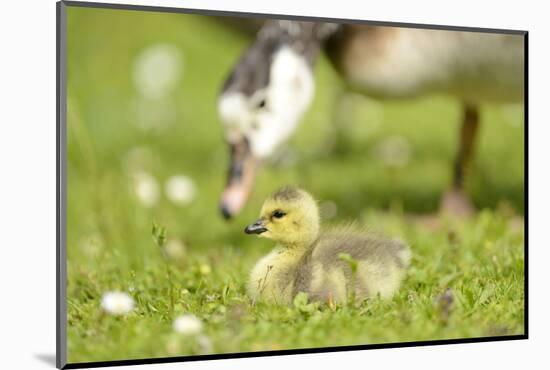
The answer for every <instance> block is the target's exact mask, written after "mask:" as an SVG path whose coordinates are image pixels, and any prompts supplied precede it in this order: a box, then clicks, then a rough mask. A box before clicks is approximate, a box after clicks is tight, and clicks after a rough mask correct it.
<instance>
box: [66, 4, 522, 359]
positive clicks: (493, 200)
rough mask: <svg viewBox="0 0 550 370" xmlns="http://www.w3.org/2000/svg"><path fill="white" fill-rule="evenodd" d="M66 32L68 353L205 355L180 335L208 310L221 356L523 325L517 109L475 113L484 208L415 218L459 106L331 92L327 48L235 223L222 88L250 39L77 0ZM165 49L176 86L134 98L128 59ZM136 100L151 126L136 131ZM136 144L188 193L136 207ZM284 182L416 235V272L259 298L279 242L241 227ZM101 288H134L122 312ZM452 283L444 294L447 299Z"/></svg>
mask: <svg viewBox="0 0 550 370" xmlns="http://www.w3.org/2000/svg"><path fill="white" fill-rule="evenodd" d="M68 27H69V38H68V43H69V44H68V101H69V106H68V109H69V111H68V164H67V169H68V184H69V185H68V205H67V212H68V214H67V220H68V221H67V245H68V287H67V290H68V324H69V325H68V359H69V362H87V361H105V360H117V359H126V358H146V357H157V356H159V357H162V356H176V355H187V354H196V353H201V351H202V350H201V346H200V345H198V343H196V341H195V340H194V339H193V338H185V337H180V336H178V335H176V334H175V333H174V331H173V330H172V322H173V320H174V318H175V317H176V316H177V315H179V314H181V313H192V314H194V315H196V316H197V317H199V318H200V319H201V320H202V321H203V324H204V334H205V335H207V336H208V337H209V338H210V340H211V342H212V349H211V350H212V351H213V352H214V353H222V352H243V351H258V350H266V349H288V348H306V347H326V346H338V345H350V344H366V343H385V342H400V341H417V340H430V339H445V338H463V337H480V336H491V335H509V334H510V335H511V334H522V333H523V332H524V327H523V320H524V317H523V312H524V311H523V308H524V291H523V282H524V275H523V264H524V259H523V248H524V230H523V220H522V215H523V211H524V197H523V191H524V183H523V176H524V168H523V161H524V156H523V152H524V147H523V132H524V130H523V127H524V126H523V125H524V123H523V119H522V108H518V107H499V106H485V107H483V111H482V126H481V127H482V128H481V133H480V137H479V139H480V140H479V141H478V148H477V149H478V150H477V152H478V155H477V157H476V158H477V159H476V162H475V165H474V168H473V170H472V173H471V176H470V181H469V183H468V191H469V193H470V194H471V195H472V197H473V199H474V201H475V203H476V206H477V207H478V208H479V209H480V210H481V211H480V213H479V214H478V215H477V216H476V217H475V218H473V219H471V220H469V221H467V222H453V221H451V220H443V221H442V226H441V227H440V228H438V229H436V230H434V229H433V228H429V227H426V226H422V224H420V223H418V222H415V221H414V220H413V219H412V218H410V217H408V215H410V214H416V213H426V212H433V211H434V210H435V209H436V207H437V204H438V200H439V197H440V195H441V193H442V192H443V191H444V190H445V188H446V187H447V186H448V184H449V183H450V178H451V164H452V160H453V153H454V151H455V147H456V141H457V137H456V133H457V130H458V123H459V120H460V110H459V108H460V105H459V104H458V102H456V101H454V100H452V99H450V98H448V97H442V96H431V97H426V98H422V99H418V100H414V101H399V102H375V101H371V100H367V99H365V98H362V97H358V96H355V95H350V94H341V90H342V84H341V82H340V81H339V80H338V78H337V77H336V75H335V74H334V72H333V71H332V70H331V68H330V67H329V65H328V63H326V61H325V60H321V61H320V63H319V65H318V68H317V76H316V79H317V91H316V97H315V101H314V104H313V106H312V108H311V109H310V111H309V112H308V114H307V115H306V117H305V118H304V120H303V122H302V123H301V125H300V127H299V129H298V132H297V134H296V135H295V136H294V138H293V139H292V140H291V142H290V143H289V146H288V148H287V149H286V150H285V151H284V152H283V154H282V157H283V158H286V160H279V161H277V162H276V163H273V164H272V165H270V166H267V167H266V168H264V170H263V171H262V173H261V174H260V176H259V178H258V182H257V186H256V188H255V192H254V194H253V196H252V198H251V199H250V202H249V204H248V206H247V207H246V209H245V210H244V212H243V213H242V214H241V215H240V216H239V217H237V218H236V219H235V220H233V221H232V222H230V223H227V222H224V221H223V220H222V219H221V218H220V216H219V214H218V207H217V203H218V198H219V194H220V192H221V190H222V188H223V184H224V181H225V179H224V176H225V173H226V165H227V160H228V159H227V148H226V146H225V144H224V143H223V139H222V129H221V125H220V124H219V122H218V119H217V113H216V96H217V93H218V91H219V88H220V85H221V83H222V81H223V78H224V77H225V75H226V73H227V72H228V70H229V69H230V67H231V65H232V64H233V63H234V62H235V60H236V58H237V57H238V56H239V53H240V52H241V50H242V48H244V47H245V46H246V45H247V43H248V42H249V40H248V39H247V38H246V37H245V36H243V35H241V34H238V33H235V32H232V31H231V30H227V29H226V28H224V26H223V25H222V24H220V23H217V22H215V21H214V20H212V19H211V18H205V17H199V16H188V15H181V14H180V15H178V14H161V13H158V14H154V13H145V12H137V11H132V12H128V11H127V12H124V11H115V10H99V9H96V10H93V9H77V8H70V9H69V17H68ZM157 43H169V44H172V45H175V46H176V47H177V48H178V50H180V51H181V54H182V58H183V68H182V70H183V73H182V79H181V82H180V83H179V84H178V86H177V87H176V88H175V89H174V90H173V91H172V92H171V93H170V94H169V95H168V96H166V97H165V98H164V99H162V100H161V101H154V100H147V99H144V98H141V97H140V96H139V94H138V92H137V90H136V89H135V87H134V82H133V80H132V73H133V71H132V68H133V65H134V64H133V63H134V61H135V59H136V57H137V56H138V55H139V53H140V52H141V51H142V50H143V49H144V48H145V47H147V46H150V45H153V44H157ZM144 111H145V112H152V113H151V114H152V122H153V123H159V125H156V126H155V125H153V127H151V128H148V129H143V128H140V125H139V120H140V119H141V118H142V117H140V114H143V112H144ZM343 112H345V113H346V114H344V113H343ZM168 113H169V114H168ZM157 116H158V117H157ZM157 121H158V122H157ZM162 124H164V126H163V125H162ZM395 137H399V138H401V139H399V140H401V142H403V141H404V142H405V143H406V144H405V145H406V149H407V148H408V149H407V150H408V152H409V155H408V160H407V161H406V162H405V163H404V164H403V165H402V166H397V167H395V166H394V167H392V166H389V165H388V164H387V163H385V162H384V160H383V158H381V157H380V155H379V154H377V153H379V151H378V150H377V149H376V148H380V147H383V146H384V145H386V146H387V145H388V144H387V143H388V142H390V143H391V142H395V140H393V139H392V138H395ZM392 140H393V141H392ZM135 148H146V150H148V152H147V153H149V155H148V156H146V158H145V159H143V161H142V163H141V166H142V167H143V169H144V170H145V171H147V172H148V173H150V174H152V175H153V176H154V177H155V178H156V179H157V180H158V182H159V183H160V184H161V185H162V184H164V181H165V180H166V179H167V178H169V177H170V176H172V175H175V174H180V173H183V174H185V175H187V176H189V177H190V178H192V179H193V180H194V182H195V183H196V184H197V187H198V193H197V196H196V198H195V199H194V201H193V202H192V203H191V204H189V205H188V206H185V207H179V206H176V205H174V204H173V203H171V202H170V201H169V200H168V199H167V198H166V197H165V196H164V195H162V196H161V197H160V199H159V202H158V203H157V204H156V205H155V206H154V207H151V208H147V207H144V206H143V205H142V204H141V203H140V202H139V201H138V200H137V199H136V197H135V195H134V193H133V191H132V185H131V184H132V174H131V171H130V170H129V168H128V165H127V158H128V153H129V152H131V151H132V150H133V149H135ZM288 183H296V184H300V185H302V186H304V187H305V188H306V189H308V190H309V191H311V192H312V193H313V194H314V195H315V196H316V197H317V198H318V199H319V200H321V201H332V202H334V204H335V205H336V206H337V211H338V212H337V214H336V217H334V218H332V219H330V220H329V221H328V222H329V223H331V224H334V223H338V222H343V221H347V220H358V221H359V222H360V223H363V224H365V225H368V226H370V227H373V228H376V229H380V230H383V231H384V232H385V233H387V234H389V235H392V236H398V237H400V238H402V239H404V240H406V241H407V242H408V243H409V244H410V245H411V248H412V250H413V253H414V258H413V262H412V267H411V269H410V272H409V274H408V276H407V278H406V280H405V281H404V284H403V286H402V288H401V289H400V291H399V293H398V294H397V295H396V296H395V297H394V298H393V299H391V300H388V301H381V300H378V299H372V300H369V301H366V302H364V303H363V304H362V305H361V306H360V307H349V306H345V305H344V306H340V307H335V308H333V309H331V308H328V307H315V306H308V305H306V304H304V303H303V302H302V303H300V302H297V304H296V305H295V306H293V307H276V306H267V305H264V304H258V305H252V304H251V302H250V300H249V299H248V298H247V297H246V295H245V292H244V284H245V281H246V278H247V274H248V272H249V271H250V269H251V268H252V266H253V265H254V263H255V261H256V260H257V259H258V258H260V257H261V256H262V255H263V254H265V253H267V252H268V250H269V248H270V247H271V245H270V243H268V242H266V241H262V240H258V239H256V238H253V237H250V236H247V235H245V234H244V233H243V232H242V230H243V228H244V226H245V225H246V224H247V223H248V222H249V221H252V220H254V219H255V217H256V216H257V213H258V212H259V207H260V205H261V202H262V200H263V198H264V197H265V196H266V195H267V194H268V193H270V192H271V191H273V190H274V189H275V188H277V187H279V186H281V185H285V184H288ZM161 190H162V188H161ZM153 221H157V222H159V223H160V224H161V225H163V226H165V227H166V229H167V233H168V239H169V240H170V239H178V240H181V241H183V242H184V243H185V245H186V254H185V256H184V257H183V258H181V259H180V260H177V261H168V260H167V259H166V258H164V257H163V254H162V253H161V250H159V247H158V246H156V245H155V243H154V241H153V239H152V237H151V225H152V222H153ZM205 266H208V267H210V269H208V268H205ZM208 270H210V272H208ZM110 290H123V291H126V292H129V293H130V294H131V295H132V296H133V298H134V299H135V301H136V307H135V309H134V310H133V311H132V313H130V314H129V315H127V316H126V317H113V316H109V315H105V314H102V312H101V310H100V306H99V304H100V300H101V296H102V294H103V293H105V292H107V291H110ZM447 290H449V292H450V293H448V294H450V295H451V296H452V297H453V298H452V300H451V301H452V303H449V302H450V301H449V300H447V301H446V300H445V299H444V298H442V295H444V294H445V292H446V291H447ZM445 302H447V303H445ZM203 350H204V349H203Z"/></svg>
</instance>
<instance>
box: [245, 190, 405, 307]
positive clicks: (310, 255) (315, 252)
mask: <svg viewBox="0 0 550 370" xmlns="http://www.w3.org/2000/svg"><path fill="white" fill-rule="evenodd" d="M258 223H260V224H261V225H262V230H264V231H262V232H261V233H260V236H262V237H266V238H269V239H273V240H275V241H276V242H278V243H279V244H278V245H277V246H276V247H275V248H274V249H273V251H272V252H271V253H269V254H268V255H267V256H265V257H263V258H262V259H261V260H260V261H259V262H258V263H257V264H256V266H255V267H254V269H253V270H252V273H251V275H250V279H249V283H248V293H249V295H250V296H251V297H252V299H254V300H258V299H262V300H266V301H269V302H273V303H278V304H288V303H290V302H292V299H293V298H294V296H296V294H298V293H299V292H306V293H308V295H309V298H310V299H311V300H314V301H322V302H327V301H335V302H344V301H346V300H347V299H348V298H349V297H350V295H352V293H353V295H354V296H355V297H356V298H357V299H360V300H362V299H365V298H367V297H373V296H376V295H380V296H381V297H383V298H388V297H391V296H392V295H393V294H394V292H395V291H396V290H397V289H398V288H399V285H400V283H401V280H402V278H403V276H404V275H405V272H406V269H407V267H408V266H409V263H410V258H411V253H410V250H409V248H408V246H407V245H406V244H405V243H403V242H402V241H399V240H397V239H387V238H384V237H382V236H379V235H376V234H373V233H370V232H367V231H366V230H364V229H361V228H359V227H357V226H355V225H353V224H352V225H346V226H343V227H337V228H332V229H330V230H327V231H322V232H320V231H319V211H318V208H317V205H316V202H315V200H314V199H313V198H312V197H311V195H309V194H308V193H307V192H305V191H304V190H301V189H297V188H288V187H287V188H283V189H281V190H279V191H278V192H276V193H275V194H273V195H272V196H271V197H269V198H268V199H267V200H266V201H265V203H264V205H263V207H262V211H261V217H260V219H259V220H258V221H257V222H256V223H255V225H257V224H258ZM342 255H347V256H349V257H351V261H352V262H350V261H346V260H344V259H343V258H342ZM352 264H355V267H354V268H353V269H355V273H354V272H353V269H352Z"/></svg>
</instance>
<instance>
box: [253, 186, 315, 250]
mask: <svg viewBox="0 0 550 370" xmlns="http://www.w3.org/2000/svg"><path fill="white" fill-rule="evenodd" d="M319 223H320V217H319V209H318V207H317V202H316V201H315V199H313V197H312V196H311V195H310V194H309V193H307V192H306V191H304V190H302V189H298V188H295V187H284V188H282V189H280V190H278V191H277V192H275V193H274V194H272V195H271V196H270V197H269V198H267V200H266V201H265V202H264V204H263V206H262V209H261V211H260V218H259V219H258V220H257V221H256V222H254V223H253V224H251V225H248V226H247V227H246V228H245V230H244V231H245V232H246V233H247V234H258V235H259V236H261V237H264V238H268V239H272V240H274V241H276V242H278V243H281V244H282V245H285V246H289V247H290V246H295V247H296V246H298V247H300V246H310V245H311V244H312V243H313V242H314V241H315V239H317V236H318V235H319Z"/></svg>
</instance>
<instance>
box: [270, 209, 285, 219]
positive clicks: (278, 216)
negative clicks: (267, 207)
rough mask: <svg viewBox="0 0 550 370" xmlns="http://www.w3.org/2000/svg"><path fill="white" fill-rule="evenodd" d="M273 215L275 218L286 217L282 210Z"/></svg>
mask: <svg viewBox="0 0 550 370" xmlns="http://www.w3.org/2000/svg"><path fill="white" fill-rule="evenodd" d="M272 215H273V217H274V218H283V216H284V215H286V213H284V212H283V211H281V210H276V211H274V212H273V214H272Z"/></svg>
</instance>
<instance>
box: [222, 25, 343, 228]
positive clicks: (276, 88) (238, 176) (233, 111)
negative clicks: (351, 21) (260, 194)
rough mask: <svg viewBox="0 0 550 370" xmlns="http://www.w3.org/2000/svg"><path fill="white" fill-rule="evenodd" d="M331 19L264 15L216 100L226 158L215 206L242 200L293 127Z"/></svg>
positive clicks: (233, 210) (228, 209)
mask: <svg viewBox="0 0 550 370" xmlns="http://www.w3.org/2000/svg"><path fill="white" fill-rule="evenodd" d="M335 27H336V26H335V25H333V24H327V23H310V22H293V21H268V22H266V24H265V25H264V26H263V27H262V29H261V30H260V31H259V33H258V36H257V39H256V41H255V42H254V43H253V44H252V46H250V47H249V48H248V49H247V50H246V51H245V53H244V54H243V55H242V57H241V58H240V60H239V61H238V63H237V65H236V66H235V68H234V69H233V71H232V72H231V74H230V75H229V78H228V79H227V81H226V82H225V84H224V87H223V89H222V92H221V95H220V97H219V100H218V112H219V116H220V119H221V121H222V123H223V128H224V133H225V139H226V142H227V143H228V144H229V146H230V152H231V162H230V167H229V173H228V179H227V186H226V188H225V191H224V193H223V195H222V199H221V211H222V214H223V215H224V217H226V218H230V217H232V216H234V215H235V214H237V213H238V212H239V211H240V210H241V209H242V207H243V206H244V204H245V202H246V200H247V198H248V195H249V193H250V191H251V189H252V185H253V182H254V175H255V171H256V169H257V167H258V165H259V164H260V163H261V162H262V161H263V160H265V159H266V158H268V157H270V156H271V155H272V154H273V153H274V152H275V150H276V149H277V148H278V147H279V146H281V144H283V143H284V142H285V141H286V140H287V139H288V138H289V137H290V136H291V135H292V133H293V132H294V130H295V128H296V126H297V124H298V122H299V121H300V118H301V117H302V115H303V114H304V112H305V111H306V109H307V108H308V106H309V104H310V102H311V100H312V98H313V93H314V77H313V64H314V61H315V58H316V56H317V54H318V52H319V49H320V46H321V42H322V41H323V40H324V39H325V38H326V37H327V35H329V34H330V33H329V31H330V30H332V29H333V28H335Z"/></svg>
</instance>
